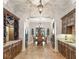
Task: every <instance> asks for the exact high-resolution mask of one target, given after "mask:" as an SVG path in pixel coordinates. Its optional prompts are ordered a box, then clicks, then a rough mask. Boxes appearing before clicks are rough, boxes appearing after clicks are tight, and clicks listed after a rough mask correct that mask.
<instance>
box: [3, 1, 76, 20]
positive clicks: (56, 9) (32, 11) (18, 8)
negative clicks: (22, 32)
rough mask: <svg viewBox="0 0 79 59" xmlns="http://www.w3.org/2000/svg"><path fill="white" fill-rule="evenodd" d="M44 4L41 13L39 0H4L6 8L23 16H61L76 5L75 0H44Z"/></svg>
mask: <svg viewBox="0 0 79 59" xmlns="http://www.w3.org/2000/svg"><path fill="white" fill-rule="evenodd" d="M42 3H43V5H44V7H43V12H42V14H41V15H40V13H39V11H38V8H37V5H38V4H39V0H4V8H6V9H8V10H9V11H11V12H12V13H14V14H16V15H17V16H18V17H21V18H25V19H26V18H30V17H49V18H56V17H59V18H61V17H62V16H64V15H65V14H67V13H68V12H69V11H71V10H72V9H73V8H74V7H75V0H42Z"/></svg>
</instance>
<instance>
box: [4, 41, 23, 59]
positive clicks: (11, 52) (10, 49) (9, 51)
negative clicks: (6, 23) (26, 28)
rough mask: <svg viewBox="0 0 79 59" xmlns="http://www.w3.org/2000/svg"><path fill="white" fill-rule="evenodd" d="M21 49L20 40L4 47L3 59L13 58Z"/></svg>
mask: <svg viewBox="0 0 79 59" xmlns="http://www.w3.org/2000/svg"><path fill="white" fill-rule="evenodd" d="M21 50H22V40H20V41H17V42H16V43H13V44H11V45H8V46H6V47H4V52H3V59H14V58H15V57H16V56H17V55H18V54H19V53H20V52H21Z"/></svg>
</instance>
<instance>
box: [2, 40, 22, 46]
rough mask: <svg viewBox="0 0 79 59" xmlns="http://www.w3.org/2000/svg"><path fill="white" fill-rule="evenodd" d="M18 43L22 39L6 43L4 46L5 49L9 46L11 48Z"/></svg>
mask: <svg viewBox="0 0 79 59" xmlns="http://www.w3.org/2000/svg"><path fill="white" fill-rule="evenodd" d="M18 41H21V39H19V40H14V41H9V42H6V43H5V44H4V45H3V47H7V46H9V45H12V44H14V43H16V42H18Z"/></svg>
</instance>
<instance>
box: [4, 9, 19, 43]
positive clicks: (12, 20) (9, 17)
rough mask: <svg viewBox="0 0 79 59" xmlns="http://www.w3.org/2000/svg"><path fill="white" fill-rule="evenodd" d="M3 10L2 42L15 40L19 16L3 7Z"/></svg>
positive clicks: (17, 34)
mask: <svg viewBox="0 0 79 59" xmlns="http://www.w3.org/2000/svg"><path fill="white" fill-rule="evenodd" d="M3 11H4V13H3V14H4V19H3V20H4V24H3V25H4V32H3V33H4V43H6V42H7V41H12V40H17V39H18V38H19V18H18V17H17V16H15V15H14V14H12V13H11V12H9V11H8V10H7V9H5V8H4V9H3Z"/></svg>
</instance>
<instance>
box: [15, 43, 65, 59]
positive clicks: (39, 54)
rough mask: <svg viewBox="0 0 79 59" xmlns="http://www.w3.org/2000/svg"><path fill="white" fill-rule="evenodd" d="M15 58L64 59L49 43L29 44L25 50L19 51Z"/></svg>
mask: <svg viewBox="0 0 79 59" xmlns="http://www.w3.org/2000/svg"><path fill="white" fill-rule="evenodd" d="M15 59H65V58H64V57H63V56H62V55H61V54H60V53H58V52H55V51H54V50H53V49H52V46H50V45H49V44H48V45H46V46H44V47H42V46H37V47H36V46H33V45H30V46H29V47H28V48H27V49H26V51H24V52H21V53H20V54H19V55H18V56H17V57H16V58H15Z"/></svg>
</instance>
